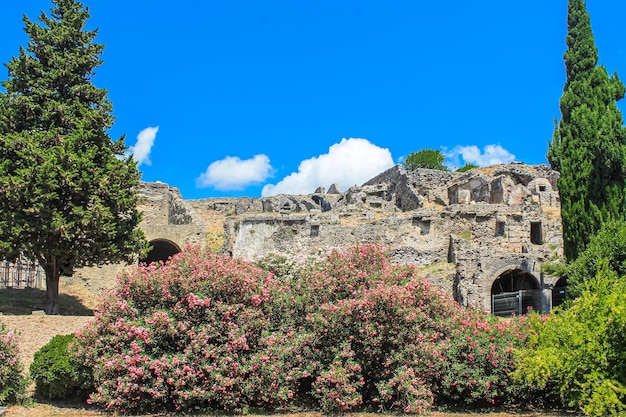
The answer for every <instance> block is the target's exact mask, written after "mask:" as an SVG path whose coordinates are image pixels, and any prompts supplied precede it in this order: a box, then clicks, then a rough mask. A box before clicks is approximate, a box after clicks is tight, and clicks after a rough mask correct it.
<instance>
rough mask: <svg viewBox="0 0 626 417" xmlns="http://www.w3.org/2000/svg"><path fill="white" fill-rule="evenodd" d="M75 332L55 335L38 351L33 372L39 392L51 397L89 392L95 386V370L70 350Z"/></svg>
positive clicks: (31, 366) (57, 397)
mask: <svg viewBox="0 0 626 417" xmlns="http://www.w3.org/2000/svg"><path fill="white" fill-rule="evenodd" d="M74 338H75V336H74V334H68V335H57V336H54V337H53V338H52V339H51V340H50V341H49V342H48V343H47V344H46V345H44V346H43V347H42V348H41V349H39V351H37V352H36V353H35V356H34V359H33V363H32V364H31V365H30V376H31V378H32V379H33V380H34V381H35V390H36V393H37V394H39V395H42V396H44V397H46V398H48V399H51V400H52V399H66V398H72V397H77V396H78V397H80V396H85V395H86V394H87V393H88V392H89V391H90V390H91V388H92V384H93V382H92V379H93V378H92V376H91V372H90V371H89V370H88V369H86V368H84V367H83V366H81V365H80V364H79V363H78V362H77V361H76V360H75V359H74V356H73V355H71V354H70V351H69V345H70V343H71V342H72V341H74Z"/></svg>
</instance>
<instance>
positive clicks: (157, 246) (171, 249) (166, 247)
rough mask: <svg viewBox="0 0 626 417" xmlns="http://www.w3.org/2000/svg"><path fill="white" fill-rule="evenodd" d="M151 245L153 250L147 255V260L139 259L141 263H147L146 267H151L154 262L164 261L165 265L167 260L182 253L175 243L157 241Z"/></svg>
mask: <svg viewBox="0 0 626 417" xmlns="http://www.w3.org/2000/svg"><path fill="white" fill-rule="evenodd" d="M150 245H151V246H152V249H150V252H148V254H147V255H146V257H145V258H141V259H139V263H140V264H141V263H145V264H146V265H150V264H151V263H152V262H159V261H163V262H164V263H165V262H167V260H168V259H169V258H170V257H172V256H174V255H176V254H177V253H178V252H180V248H179V247H178V246H177V245H176V244H175V243H173V242H170V241H169V240H165V239H155V240H151V241H150Z"/></svg>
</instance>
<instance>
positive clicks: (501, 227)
mask: <svg viewBox="0 0 626 417" xmlns="http://www.w3.org/2000/svg"><path fill="white" fill-rule="evenodd" d="M505 231H506V223H505V222H496V236H504V233H505Z"/></svg>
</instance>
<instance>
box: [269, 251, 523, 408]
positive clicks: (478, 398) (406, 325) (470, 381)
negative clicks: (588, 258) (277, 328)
mask: <svg viewBox="0 0 626 417" xmlns="http://www.w3.org/2000/svg"><path fill="white" fill-rule="evenodd" d="M273 259H274V261H276V258H273ZM285 262H287V263H288V261H285ZM272 269H273V270H275V271H286V273H284V274H283V275H282V277H283V279H285V280H286V281H288V282H289V285H290V287H291V288H292V294H297V298H296V297H294V295H292V296H291V297H292V298H295V299H296V300H297V302H296V304H297V306H298V307H297V308H295V309H292V310H289V311H292V312H294V311H296V312H298V314H292V315H291V317H290V322H291V323H292V324H293V325H296V326H300V327H298V328H299V329H301V330H300V331H301V332H307V333H309V334H311V335H312V338H311V340H312V341H313V343H312V344H310V345H309V346H307V349H306V350H304V349H300V350H302V351H303V352H305V353H303V355H305V357H303V364H302V366H303V367H305V369H306V370H307V375H308V377H307V378H305V380H301V381H300V383H299V384H298V386H299V387H305V388H307V389H308V387H309V386H310V387H311V394H310V395H311V397H312V398H313V399H314V400H315V402H316V403H315V405H316V406H317V407H318V408H320V409H321V410H323V411H325V412H338V411H351V410H358V409H362V408H369V409H376V410H381V411H383V410H384V411H400V412H425V411H427V410H428V409H430V408H431V407H432V406H433V404H435V403H439V404H444V403H445V404H461V405H477V406H481V407H482V406H486V405H493V404H502V403H503V402H504V401H505V400H508V401H512V400H513V399H514V396H515V395H516V393H515V392H514V391H513V389H512V387H511V384H510V378H509V376H508V374H509V372H510V371H511V370H512V369H513V351H514V348H516V347H519V346H521V345H522V344H523V341H524V337H525V333H524V332H525V329H526V326H525V325H524V323H523V321H520V320H519V319H516V320H512V321H510V322H506V323H505V322H500V321H499V320H498V319H497V318H495V317H491V316H490V315H488V314H485V313H479V312H477V311H473V310H468V309H465V308H462V307H460V306H459V305H458V304H456V303H454V302H453V301H452V300H450V299H448V298H446V297H445V296H444V295H443V294H442V293H441V292H439V291H437V290H436V289H435V288H433V287H432V286H431V285H430V284H429V283H428V282H427V281H426V280H424V279H422V278H421V277H419V276H418V275H417V273H416V270H415V268H413V267H411V266H399V265H394V264H392V263H391V262H390V260H389V259H387V257H386V256H385V254H384V251H383V250H382V249H381V248H380V247H378V246H374V245H363V246H357V247H355V248H353V249H351V250H349V251H346V252H334V253H331V254H330V255H329V256H328V257H327V258H325V259H322V260H320V261H318V262H313V263H307V264H305V265H304V266H302V267H301V268H299V269H298V268H295V267H294V266H293V265H291V264H287V265H286V266H285V265H282V266H281V265H276V263H274V264H273V265H272ZM298 394H299V396H300V397H303V396H305V393H302V392H299V393H298Z"/></svg>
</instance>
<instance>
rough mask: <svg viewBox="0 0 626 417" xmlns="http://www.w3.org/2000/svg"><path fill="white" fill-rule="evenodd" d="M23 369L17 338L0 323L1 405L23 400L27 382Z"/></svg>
mask: <svg viewBox="0 0 626 417" xmlns="http://www.w3.org/2000/svg"><path fill="white" fill-rule="evenodd" d="M22 369H23V367H22V364H21V362H20V355H19V348H18V342H17V337H16V335H15V333H14V332H13V331H8V330H7V328H6V326H5V325H4V323H0V405H6V404H12V403H16V402H19V401H20V400H22V399H23V396H24V391H25V388H26V384H27V380H26V378H24V376H23V375H22Z"/></svg>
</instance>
